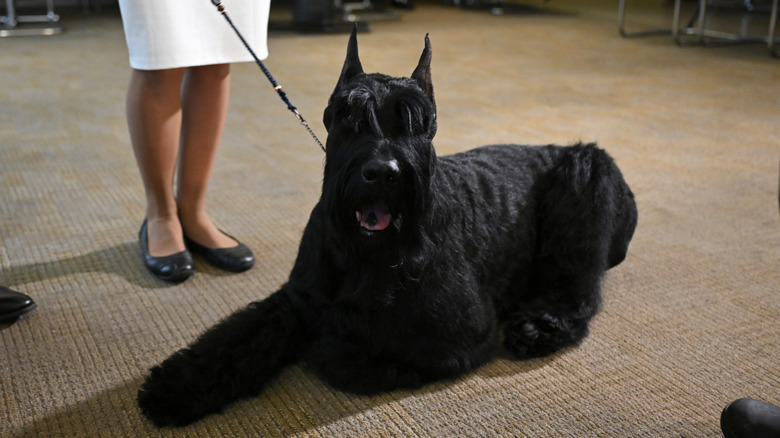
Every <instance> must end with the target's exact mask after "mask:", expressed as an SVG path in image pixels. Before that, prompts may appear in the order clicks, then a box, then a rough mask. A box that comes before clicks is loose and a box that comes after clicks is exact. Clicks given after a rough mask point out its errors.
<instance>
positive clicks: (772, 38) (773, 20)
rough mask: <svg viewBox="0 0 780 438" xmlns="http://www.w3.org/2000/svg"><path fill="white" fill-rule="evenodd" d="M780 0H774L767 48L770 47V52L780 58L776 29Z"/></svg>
mask: <svg viewBox="0 0 780 438" xmlns="http://www.w3.org/2000/svg"><path fill="white" fill-rule="evenodd" d="M777 4H778V0H772V14H771V15H770V18H769V35H768V36H767V48H768V49H769V53H770V54H771V55H772V56H774V57H776V58H780V52H778V51H777V50H775V29H776V26H777V9H778V5H777Z"/></svg>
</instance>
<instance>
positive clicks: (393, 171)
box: [360, 158, 401, 184]
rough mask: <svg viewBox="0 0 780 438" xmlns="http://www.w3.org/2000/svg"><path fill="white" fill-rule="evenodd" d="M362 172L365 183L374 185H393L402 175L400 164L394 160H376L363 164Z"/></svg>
mask: <svg viewBox="0 0 780 438" xmlns="http://www.w3.org/2000/svg"><path fill="white" fill-rule="evenodd" d="M360 170H361V173H362V175H363V181H365V182H367V183H372V184H373V183H377V182H385V183H393V182H395V181H396V180H397V179H398V175H400V174H401V168H400V167H398V162H397V161H395V160H393V159H390V160H387V159H381V158H375V159H373V160H370V161H368V162H366V163H365V164H363V167H362V168H361V169H360Z"/></svg>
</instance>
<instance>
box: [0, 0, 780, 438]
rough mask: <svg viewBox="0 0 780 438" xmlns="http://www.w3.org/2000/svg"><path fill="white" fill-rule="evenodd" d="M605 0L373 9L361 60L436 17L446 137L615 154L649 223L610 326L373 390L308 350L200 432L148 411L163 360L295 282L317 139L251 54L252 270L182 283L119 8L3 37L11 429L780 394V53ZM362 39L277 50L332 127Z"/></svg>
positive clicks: (641, 420)
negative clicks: (163, 252)
mask: <svg viewBox="0 0 780 438" xmlns="http://www.w3.org/2000/svg"><path fill="white" fill-rule="evenodd" d="M585 3H586V2H578V1H576V0H560V1H558V0H556V1H555V2H551V3H550V4H548V5H547V6H546V7H544V8H541V9H540V10H539V11H538V13H526V14H519V15H513V14H506V15H504V16H494V15H491V14H489V13H488V12H486V11H477V10H468V11H467V10H463V9H458V8H456V7H454V6H446V5H443V4H434V3H431V4H421V5H419V7H418V8H417V9H416V10H414V11H411V12H403V13H402V16H401V20H400V21H394V22H381V23H375V24H374V25H373V26H372V31H371V32H370V33H367V34H362V35H361V36H360V50H361V58H362V61H363V65H364V67H365V69H366V70H367V71H381V72H386V73H389V74H393V75H410V74H411V72H412V69H413V68H414V66H415V65H416V63H417V59H418V57H419V55H420V52H421V51H422V47H423V38H424V36H425V34H426V33H430V37H431V41H432V45H433V80H434V84H435V87H436V93H437V95H436V97H437V103H438V106H439V114H438V120H439V134H438V136H437V139H436V141H435V144H436V146H437V149H438V153H439V154H440V155H443V154H447V153H453V152H457V151H461V150H466V149H469V148H471V147H474V146H478V145H482V144H489V143H510V142H511V143H526V144H546V143H564V144H565V143H572V142H576V141H578V140H583V141H598V142H599V144H600V145H601V146H602V147H603V148H605V149H606V150H607V151H608V152H609V153H610V154H611V155H612V156H613V158H615V160H616V162H617V163H618V165H619V166H620V167H621V169H622V170H623V173H624V176H625V178H626V180H627V181H628V183H629V184H630V185H631V187H632V189H633V190H634V192H635V194H636V198H637V203H638V208H639V226H638V228H637V232H636V235H635V238H634V241H633V242H632V245H631V247H630V251H629V254H628V258H627V259H626V260H625V262H624V263H623V264H621V265H620V266H618V267H617V268H615V269H613V270H612V271H610V272H609V273H608V274H607V276H606V278H605V280H604V291H603V294H604V304H603V310H602V311H601V313H600V314H599V315H598V316H597V317H596V319H595V320H594V322H593V324H592V330H591V335H590V336H589V337H588V338H587V339H586V340H585V341H584V342H583V343H582V344H581V345H580V346H578V347H576V348H571V349H568V350H566V351H563V352H561V353H559V354H556V355H554V356H552V357H549V358H545V359H540V360H531V361H512V360H510V359H506V358H499V359H496V360H494V361H493V362H491V363H489V364H487V365H485V366H483V367H482V368H480V369H479V370H477V371H476V372H474V373H472V374H469V375H467V376H464V377H462V378H460V379H457V380H455V381H450V382H443V383H438V384H433V385H429V386H426V387H424V388H422V389H420V390H416V391H398V392H391V393H387V394H383V395H378V396H375V397H358V396H353V395H347V394H343V393H340V392H337V391H335V390H333V389H331V388H329V387H328V386H327V385H325V384H323V383H322V382H320V381H319V380H318V379H317V378H316V377H314V376H313V375H312V374H311V373H310V372H309V371H308V370H307V369H306V368H305V367H301V366H293V367H291V368H288V369H287V370H286V371H284V372H283V373H282V375H281V376H280V378H279V379H278V380H276V381H274V382H273V383H272V384H271V385H270V386H269V387H268V388H267V389H266V390H265V391H264V392H262V393H261V394H260V395H259V396H258V397H256V398H251V399H246V400H243V401H241V402H239V403H236V404H234V405H232V406H230V407H228V408H227V409H226V410H225V411H224V412H223V413H221V414H217V415H212V416H210V417H208V418H206V419H205V420H203V421H200V422H198V423H196V424H194V425H192V426H190V427H187V428H184V429H167V430H157V429H155V428H154V427H152V426H151V425H150V424H149V423H148V422H147V421H146V420H145V419H144V418H143V417H141V415H140V413H139V411H138V409H137V407H136V404H135V395H136V392H137V390H138V387H139V385H140V383H141V382H142V380H143V376H144V375H145V373H146V372H147V370H148V369H149V368H150V367H151V366H153V365H155V364H157V363H158V362H160V361H161V360H162V359H164V358H165V357H167V356H168V355H169V354H170V353H172V352H173V351H175V350H176V349H178V348H181V347H183V346H185V345H186V344H187V343H188V342H190V341H192V340H193V339H194V338H195V337H196V336H197V335H198V334H199V333H200V332H202V331H203V330H204V329H206V328H207V327H210V326H211V325H213V324H214V323H215V322H217V321H218V320H219V319H220V318H222V317H224V316H226V315H228V314H229V313H230V312H232V311H233V310H235V309H238V308H240V307H242V306H244V305H246V304H247V303H248V302H250V301H253V300H258V299H262V298H263V297H265V296H267V295H268V294H270V293H271V292H273V291H274V290H276V288H278V286H279V285H281V284H282V283H283V282H284V281H285V279H286V277H287V274H288V273H289V270H290V268H291V266H292V262H293V259H294V257H295V255H296V252H297V244H298V240H299V238H300V235H301V231H302V229H303V226H304V225H305V223H306V220H307V219H308V214H309V211H310V209H311V208H312V206H313V205H314V203H315V202H316V200H317V198H318V196H319V190H320V181H321V172H322V164H323V155H322V152H321V151H320V150H319V149H318V147H317V146H316V144H315V143H314V142H313V141H312V140H311V139H310V138H309V137H308V134H307V133H306V131H305V130H304V129H302V128H301V127H300V126H299V125H298V123H297V121H296V120H295V118H294V117H293V116H292V115H291V114H290V113H288V112H287V110H286V109H285V107H284V105H283V104H282V103H281V102H280V101H279V100H278V98H277V96H276V95H275V93H274V92H273V90H272V89H271V88H270V86H268V84H267V83H266V80H265V78H264V77H263V76H262V74H261V72H260V71H259V70H258V69H257V68H256V66H254V65H252V64H242V65H235V66H234V67H233V76H232V78H233V94H232V100H231V104H230V111H229V115H228V120H227V126H226V132H225V134H224V136H223V142H222V146H221V150H220V152H219V156H218V159H217V163H216V167H215V170H214V174H213V177H212V183H211V186H210V191H209V211H210V213H211V215H212V217H213V218H214V220H215V222H216V223H217V224H218V225H219V226H220V227H221V228H223V229H225V230H226V231H228V232H230V233H231V234H232V235H234V236H236V237H237V238H239V239H241V240H242V241H243V242H244V243H246V244H247V245H249V246H250V247H251V248H253V249H254V251H255V254H256V256H257V265H256V266H255V268H254V269H252V270H250V271H249V272H247V273H244V274H239V275H228V274H225V273H222V272H219V271H217V270H215V269H212V268H210V267H208V266H207V265H205V264H204V263H203V262H202V261H201V260H198V261H197V269H198V272H197V274H196V275H195V276H194V277H193V278H191V279H190V280H188V281H187V282H185V283H183V284H181V285H176V286H171V285H168V284H165V283H163V282H160V281H158V280H156V279H154V278H153V277H151V276H150V275H149V274H148V273H147V272H146V270H145V269H144V267H143V264H142V259H141V250H140V248H139V246H138V242H137V233H138V228H139V227H140V225H141V222H142V220H143V214H144V201H143V190H142V186H141V182H140V178H139V176H138V171H137V169H136V166H135V161H134V158H133V155H132V151H131V148H130V143H129V137H128V134H127V128H126V124H125V118H124V94H125V90H126V86H127V82H128V78H129V67H128V64H127V50H126V47H125V45H124V37H123V33H122V27H121V21H120V19H119V16H118V13H117V12H116V11H114V10H111V9H110V8H104V10H103V13H102V14H100V15H80V14H79V13H71V14H63V23H64V25H65V26H66V32H65V33H64V34H62V35H61V36H57V37H50V38H13V39H3V40H2V41H0V47H1V48H2V49H0V50H1V52H0V53H2V57H3V62H2V64H0V83H1V84H3V85H2V87H0V221H2V222H0V284H3V285H5V286H8V287H11V288H13V289H16V290H19V291H21V292H24V293H26V294H28V295H30V296H32V297H33V298H34V300H35V301H36V302H37V304H38V309H37V310H35V311H34V312H32V313H30V314H28V315H25V316H24V317H22V318H20V319H19V320H18V321H17V322H15V323H14V324H6V325H2V326H0V436H3V437H34V436H42V437H50V436H55V437H59V436H66V437H97V436H101V437H127V436H173V437H175V436H189V437H206V436H274V437H277V436H295V437H335V436H338V437H396V436H406V437H449V436H463V437H484V436H530V437H545V436H552V437H559V436H569V437H585V436H607V437H634V436H647V437H678V436H684V437H717V436H720V431H719V425H718V418H719V415H720V411H721V410H722V409H723V407H724V406H725V405H726V404H727V403H729V402H730V401H732V400H733V399H736V398H739V397H748V396H749V397H755V398H759V399H763V400H766V401H768V402H772V403H775V404H780V295H779V293H780V220H779V219H778V163H779V160H780V143H779V141H780V118H779V117H778V115H780V99H778V91H779V90H780V88H778V86H780V62H778V61H777V60H774V59H772V58H770V57H769V56H768V55H767V54H766V48H765V47H764V46H761V45H743V46H734V47H719V48H703V47H678V46H676V45H675V44H674V43H673V42H672V41H671V39H670V38H669V37H653V38H641V39H623V38H621V37H619V36H618V34H617V28H616V23H615V17H616V10H617V3H616V2H615V3H612V2H607V1H595V2H587V4H585ZM642 8H643V9H642V10H643V11H645V12H647V11H650V12H651V13H650V14H643V15H641V19H640V20H639V21H641V23H637V22H634V24H639V25H646V26H652V25H656V24H659V25H661V24H665V25H666V26H668V23H669V21H668V20H669V14H670V11H669V10H668V6H664V5H662V4H658V3H650V2H649V3H648V4H646V5H644V6H643V7H642ZM629 17H630V18H636V17H638V16H637V15H633V16H632V15H630V16H629ZM765 19H766V16H765V15H764V16H759V17H758V18H756V20H759V24H760V20H765ZM346 42H347V36H346V35H343V34H337V35H325V36H311V35H297V34H292V33H272V34H271V36H270V41H269V44H270V52H271V57H270V58H269V60H268V62H267V64H268V67H269V68H270V69H271V71H272V72H273V73H274V74H275V75H276V76H277V79H278V80H279V82H280V83H282V84H283V85H284V86H285V90H287V92H288V94H289V96H290V98H291V99H292V100H293V102H294V103H295V104H296V105H297V106H298V107H299V109H300V110H301V112H302V113H303V115H304V117H306V118H307V119H308V120H309V121H310V122H311V125H312V127H313V128H314V129H315V131H316V132H317V133H318V134H319V135H320V136H321V137H324V136H325V132H324V129H323V128H322V124H321V122H320V117H321V111H322V109H323V108H324V107H325V104H326V102H327V99H328V95H329V93H330V91H331V90H332V89H333V86H334V85H335V81H336V79H337V77H338V74H339V72H340V69H341V65H342V62H343V59H344V53H345V48H346Z"/></svg>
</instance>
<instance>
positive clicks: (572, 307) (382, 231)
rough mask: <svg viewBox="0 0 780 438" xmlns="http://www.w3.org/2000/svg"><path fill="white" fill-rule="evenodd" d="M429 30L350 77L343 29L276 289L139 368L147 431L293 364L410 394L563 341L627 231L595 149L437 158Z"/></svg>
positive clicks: (623, 200) (201, 411)
mask: <svg viewBox="0 0 780 438" xmlns="http://www.w3.org/2000/svg"><path fill="white" fill-rule="evenodd" d="M430 61H431V49H430V43H429V41H428V38H427V37H426V40H425V49H424V51H423V54H422V57H421V58H420V61H419V64H418V66H417V68H416V69H415V70H414V73H413V74H412V75H411V77H409V78H397V77H391V76H386V75H383V74H376V73H375V74H365V73H364V72H363V68H362V66H361V63H360V60H359V58H358V52H357V40H356V36H355V33H354V32H353V35H352V37H351V39H350V42H349V47H348V51H347V59H346V62H345V64H344V67H343V70H342V73H341V77H340V78H339V81H338V84H337V86H336V88H335V91H334V92H333V94H332V96H331V98H330V101H329V103H328V107H327V109H326V110H325V114H324V123H325V126H326V127H327V129H328V140H327V155H326V164H325V175H324V179H323V184H322V197H321V198H320V201H319V203H318V204H317V205H316V206H315V207H314V210H313V212H312V214H311V218H310V219H309V223H308V225H307V226H306V229H305V231H304V233H303V238H302V241H301V245H300V249H299V253H298V258H297V260H296V262H295V265H294V267H293V270H292V273H291V274H290V278H289V281H288V282H287V283H286V284H285V285H283V286H282V287H281V289H280V290H279V291H277V292H275V293H273V294H272V295H271V296H269V297H268V298H266V299H265V300H262V301H259V302H255V303H252V304H250V305H249V306H248V307H247V308H245V309H243V310H240V311H238V312H236V313H235V314H233V315H232V316H230V317H228V318H227V319H225V320H224V321H222V322H220V323H219V324H218V325H216V326H215V327H213V328H212V329H210V330H209V331H207V332H206V333H205V334H204V335H202V336H201V337H200V338H199V339H198V340H197V341H195V343H193V344H192V345H191V346H190V347H189V348H186V349H183V350H181V351H179V352H177V353H175V354H174V355H172V356H171V357H169V358H168V359H166V360H165V361H164V362H163V363H162V364H160V365H159V366H156V367H154V368H153V369H152V370H151V375H150V376H149V377H148V378H147V380H146V382H145V383H144V384H143V387H142V388H141V390H140V391H139V393H138V403H139V405H140V407H141V409H142V411H143V413H144V414H145V415H146V416H147V417H148V418H149V419H150V420H151V421H152V422H153V423H154V424H156V425H158V426H166V425H185V424H188V423H190V422H193V421H195V420H198V419H199V418H202V417H203V416H205V415H207V414H209V413H212V412H216V411H219V410H220V409H221V408H223V407H224V406H225V405H227V404H228V403H230V402H232V401H234V400H236V399H238V398H241V397H245V396H251V395H255V394H258V392H259V391H260V390H261V389H262V387H263V385H264V384H265V383H266V382H268V380H269V379H271V378H272V377H273V376H274V375H275V374H277V373H278V372H279V371H280V369H281V368H282V367H284V366H285V365H288V364H290V363H293V362H296V361H299V360H304V361H305V362H306V363H308V364H309V365H310V366H311V368H312V369H313V370H314V371H315V372H316V373H317V374H319V375H320V376H321V377H322V378H323V379H324V380H325V381H327V382H328V383H329V384H331V385H332V386H334V387H336V388H338V389H341V390H345V391H350V392H354V393H360V394H369V393H376V392H379V391H385V390H392V389H396V388H415V387H419V386H420V385H423V384H425V383H427V382H431V381H434V380H438V379H447V378H452V377H455V376H458V375H460V374H463V373H465V372H468V371H471V370H473V369H475V368H476V367H479V366H480V365H482V364H484V363H485V362H487V361H488V360H490V359H491V357H493V356H494V354H495V353H496V351H497V350H498V348H500V346H501V345H502V344H503V346H504V347H505V348H506V349H507V350H509V351H510V352H511V353H513V354H514V355H515V356H516V357H518V358H521V359H522V358H531V357H539V356H545V355H549V354H551V353H553V352H555V351H557V350H559V349H561V348H563V347H566V346H570V345H574V344H576V343H578V342H579V341H580V340H581V339H583V338H584V337H585V336H586V335H587V334H588V323H589V321H590V320H591V318H592V317H593V316H594V314H595V313H596V312H597V310H598V308H599V301H600V293H599V289H600V282H601V278H602V275H603V274H604V272H605V271H606V270H607V269H609V268H611V267H613V266H615V265H617V264H618V263H620V262H621V261H622V260H623V259H624V257H625V255H626V251H627V249H628V244H629V241H630V240H631V237H632V235H633V232H634V228H635V227H636V220H637V211H636V205H635V203H634V198H633V194H632V193H631V190H630V189H629V187H628V186H627V185H626V183H625V181H624V180H623V177H622V175H621V173H620V171H619V170H618V168H617V167H616V166H615V164H614V163H613V161H612V159H610V157H609V156H608V155H607V154H606V153H605V152H604V151H602V150H600V149H598V148H597V147H596V146H595V145H584V144H578V145H574V146H569V147H560V146H540V147H529V146H517V145H503V146H487V147H482V148H478V149H475V150H472V151H469V152H465V153H460V154H456V155H451V156H446V157H441V158H437V157H436V154H435V151H434V148H433V145H432V139H433V136H434V134H435V133H436V105H435V102H434V98H433V86H432V83H431V73H430Z"/></svg>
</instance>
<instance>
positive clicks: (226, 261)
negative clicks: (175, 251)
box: [184, 234, 255, 272]
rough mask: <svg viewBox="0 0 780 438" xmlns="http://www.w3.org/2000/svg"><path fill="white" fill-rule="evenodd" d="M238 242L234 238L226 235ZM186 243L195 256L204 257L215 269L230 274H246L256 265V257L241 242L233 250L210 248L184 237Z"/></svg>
mask: <svg viewBox="0 0 780 438" xmlns="http://www.w3.org/2000/svg"><path fill="white" fill-rule="evenodd" d="M226 236H229V237H230V238H231V239H233V240H235V241H236V242H238V239H236V238H235V237H233V236H230V235H229V234H226ZM184 243H185V244H186V245H187V248H188V249H189V250H190V251H192V253H193V254H197V255H199V256H201V257H203V259H204V260H206V262H207V263H208V264H210V265H211V266H213V267H215V268H219V269H222V270H223V271H230V272H244V271H246V270H247V269H249V268H251V267H252V266H254V265H255V256H254V254H252V250H251V249H249V247H248V246H246V245H244V244H243V243H241V242H238V245H236V246H234V247H232V248H216V249H214V248H208V247H205V246H203V245H201V244H200V243H198V242H196V241H194V240H192V239H190V238H189V237H187V236H186V235H185V236H184Z"/></svg>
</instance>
